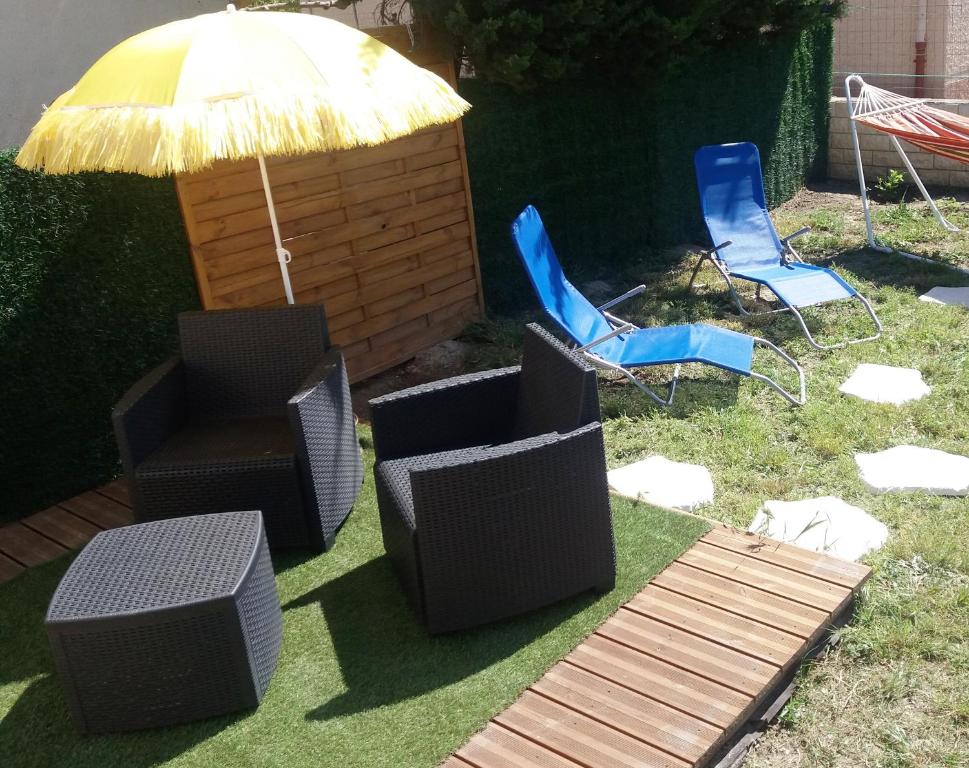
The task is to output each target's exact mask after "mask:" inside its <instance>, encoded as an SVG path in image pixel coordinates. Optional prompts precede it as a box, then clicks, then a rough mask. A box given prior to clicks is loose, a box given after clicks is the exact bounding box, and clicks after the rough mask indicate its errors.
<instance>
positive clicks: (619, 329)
mask: <svg viewBox="0 0 969 768" xmlns="http://www.w3.org/2000/svg"><path fill="white" fill-rule="evenodd" d="M609 319H610V320H611V321H613V322H615V320H618V318H616V319H615V320H613V318H609ZM635 330H636V326H635V325H633V324H632V323H627V322H623V324H622V325H619V326H615V327H613V329H612V330H611V331H610V332H609V333H606V334H604V335H602V336H600V337H599V338H598V339H593V340H592V341H590V342H589V343H588V344H584V345H583V346H581V347H579V348H578V349H577V350H575V351H576V352H586V351H587V350H590V349H592V348H593V347H597V346H599V345H600V344H602V343H603V342H604V341H609V339H611V338H614V337H616V336H619V335H620V334H622V333H628V332H629V331H635Z"/></svg>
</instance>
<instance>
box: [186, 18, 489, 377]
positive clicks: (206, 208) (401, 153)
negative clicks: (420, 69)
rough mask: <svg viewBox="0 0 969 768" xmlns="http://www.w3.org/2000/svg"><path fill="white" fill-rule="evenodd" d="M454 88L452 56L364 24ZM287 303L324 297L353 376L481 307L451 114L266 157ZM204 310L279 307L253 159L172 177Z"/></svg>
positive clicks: (440, 333) (463, 165)
mask: <svg viewBox="0 0 969 768" xmlns="http://www.w3.org/2000/svg"><path fill="white" fill-rule="evenodd" d="M369 32H370V34H372V35H374V36H375V37H377V38H378V39H380V40H382V41H383V42H384V43H386V44H387V45H390V46H392V47H394V48H396V49H397V50H399V51H400V52H401V53H404V54H405V55H407V56H409V57H410V58H411V59H412V60H413V61H414V62H415V63H417V64H419V65H421V66H424V67H427V68H428V69H429V70H431V71H432V72H435V73H436V74H438V75H440V76H442V77H444V78H445V79H446V80H448V81H449V82H450V83H451V84H452V85H454V84H455V78H454V70H453V66H452V64H451V62H449V61H443V60H441V57H440V56H439V55H434V54H431V53H428V52H427V51H417V52H411V51H410V50H409V49H410V47H411V41H410V38H409V36H408V35H407V32H406V30H404V29H403V28H402V27H384V28H380V29H377V30H369ZM267 168H268V172H269V180H270V184H271V185H272V192H273V197H274V199H275V202H276V209H277V218H278V220H279V225H280V231H281V234H282V237H283V244H284V245H285V247H286V248H287V249H288V250H289V251H290V252H291V253H292V255H293V260H292V263H291V264H290V265H289V267H290V276H291V280H292V284H293V293H294V295H295V298H296V301H297V303H312V302H322V303H323V304H324V305H325V307H326V313H327V319H328V321H329V327H330V335H331V337H332V339H333V342H334V343H336V344H340V345H341V346H342V347H343V348H344V354H345V356H346V360H347V369H348V371H349V374H350V379H351V381H358V380H360V379H364V378H366V377H368V376H371V375H373V374H375V373H379V372H380V371H382V370H385V369H387V368H390V367H392V366H394V365H397V364H398V363H401V362H403V361H405V360H407V359H409V358H410V357H413V355H414V354H415V353H417V352H419V351H420V350H422V349H424V348H426V347H428V346H430V345H432V344H436V343H437V342H440V341H443V340H445V339H449V338H453V337H454V336H455V335H457V334H458V333H460V332H461V330H462V329H463V328H464V327H465V326H466V325H467V324H468V323H469V322H470V321H472V320H474V319H476V318H478V317H480V316H481V315H482V313H483V311H484V304H483V300H482V294H481V273H480V269H479V267H478V251H477V243H476V241H475V234H474V216H473V213H472V209H471V192H470V186H469V183H468V166H467V160H466V158H465V150H464V133H463V131H462V128H461V123H460V121H458V122H456V123H452V124H450V125H446V126H438V127H434V128H429V129H426V130H423V131H420V132H419V133H416V134H413V135H411V136H407V137H404V138H402V139H398V140H397V141H394V142H390V143H388V144H384V145H381V146H378V147H365V148H360V149H354V150H348V151H344V152H328V153H320V154H313V155H305V156H301V157H282V158H270V159H267ZM176 188H177V190H178V197H179V201H180V205H181V208H182V216H183V219H184V221H185V229H186V232H187V234H188V240H189V244H190V246H191V250H192V260H193V264H194V267H195V275H196V278H197V280H198V286H199V294H200V296H201V299H202V305H203V306H204V307H205V308H206V309H223V308H229V307H258V306H271V305H278V304H283V303H284V302H285V295H284V293H283V285H282V281H281V279H280V274H279V265H278V263H277V261H276V253H275V247H274V244H273V236H272V229H271V228H270V223H269V214H268V211H267V209H266V199H265V197H264V194H263V191H262V183H261V180H260V176H259V166H258V164H257V162H256V161H255V160H249V161H242V162H223V163H218V164H217V165H216V166H214V167H213V168H211V169H209V170H206V171H204V172H202V173H196V174H184V175H180V176H178V177H176Z"/></svg>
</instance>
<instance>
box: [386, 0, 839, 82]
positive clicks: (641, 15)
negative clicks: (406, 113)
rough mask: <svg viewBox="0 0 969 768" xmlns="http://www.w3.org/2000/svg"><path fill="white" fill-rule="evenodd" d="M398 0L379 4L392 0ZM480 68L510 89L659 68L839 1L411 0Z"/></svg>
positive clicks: (815, 17) (777, 29) (807, 19)
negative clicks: (585, 76) (581, 75)
mask: <svg viewBox="0 0 969 768" xmlns="http://www.w3.org/2000/svg"><path fill="white" fill-rule="evenodd" d="M396 4H397V0H389V2H385V5H391V6H395V5H396ZM411 5H412V6H413V9H414V12H415V14H416V16H417V17H418V18H419V19H421V20H422V21H425V22H426V23H428V24H430V25H431V26H432V27H434V28H435V29H437V30H438V31H439V34H440V33H442V32H443V34H444V36H445V37H446V38H447V39H448V40H449V41H450V43H451V44H452V45H453V47H454V49H455V51H457V52H458V53H459V55H462V56H463V57H464V58H465V59H466V61H467V62H468V63H469V64H470V66H471V67H472V68H473V69H474V72H475V74H476V76H478V77H480V78H482V79H484V80H488V81H492V82H499V83H505V84H506V85H511V86H514V87H516V88H527V87H536V86H539V85H542V84H545V83H549V82H555V81H558V80H563V79H565V78H570V77H575V76H576V75H579V74H582V73H585V74H592V73H599V74H602V73H608V74H611V75H613V76H618V77H627V76H630V75H633V76H635V75H642V74H650V75H655V74H656V73H657V72H662V71H663V70H664V69H665V68H666V67H667V66H668V65H669V64H671V63H673V62H675V61H677V60H680V59H683V58H685V57H692V56H696V55H698V54H700V53H702V52H704V51H707V50H710V49H711V48H714V47H719V46H722V45H724V44H730V43H735V42H739V41H744V42H754V41H756V40H758V39H760V38H763V37H765V36H766V37H771V36H778V35H784V34H788V33H790V32H797V31H800V30H801V29H804V28H806V27H809V26H813V25H814V24H816V23H817V22H818V21H820V20H822V19H825V18H830V17H832V16H834V15H836V14H839V13H840V12H841V11H842V9H843V7H844V0H694V2H683V0H646V1H644V0H411Z"/></svg>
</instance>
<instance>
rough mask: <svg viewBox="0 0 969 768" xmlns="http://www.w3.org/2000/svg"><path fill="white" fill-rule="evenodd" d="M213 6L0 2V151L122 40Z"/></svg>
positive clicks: (154, 1) (122, 0)
mask: <svg viewBox="0 0 969 768" xmlns="http://www.w3.org/2000/svg"><path fill="white" fill-rule="evenodd" d="M220 8H225V2H223V1H222V0H81V1H79V0H45V2H31V1H30V0H0V147H8V146H12V145H19V144H22V143H23V141H24V139H26V138H27V134H28V133H29V132H30V129H31V127H32V126H33V124H34V123H35V122H37V119H38V118H39V117H40V113H41V110H42V108H43V105H44V104H50V103H51V102H52V101H53V100H54V99H55V98H57V97H58V96H59V95H60V94H62V93H63V92H64V91H66V90H67V89H68V88H70V87H71V86H73V85H74V83H76V82H77V80H78V78H79V77H80V76H81V75H82V74H84V72H85V71H86V70H87V68H88V67H90V66H91V65H92V64H93V63H94V62H95V61H97V60H98V59H99V58H100V57H101V54H103V53H105V52H106V51H107V50H109V49H110V48H112V47H113V46H114V45H116V44H117V43H119V42H121V41H122V40H124V39H125V38H126V37H130V36H131V35H133V34H135V33H136V32H141V31H143V30H145V29H148V28H149V27H154V26H157V25H158V24H164V23H165V22H167V21H174V20H175V19H179V18H187V17H189V16H194V15H195V14H198V13H205V12H206V11H214V10H218V9H220Z"/></svg>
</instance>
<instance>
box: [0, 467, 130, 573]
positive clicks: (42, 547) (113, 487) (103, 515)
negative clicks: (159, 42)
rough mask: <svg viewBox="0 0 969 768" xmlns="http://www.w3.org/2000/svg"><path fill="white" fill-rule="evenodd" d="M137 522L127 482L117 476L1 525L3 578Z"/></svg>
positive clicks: (0, 569)
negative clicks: (105, 532) (107, 530)
mask: <svg viewBox="0 0 969 768" xmlns="http://www.w3.org/2000/svg"><path fill="white" fill-rule="evenodd" d="M131 522H134V515H133V514H132V512H131V504H130V502H129V499H128V486H127V485H125V483H124V482H123V481H122V480H115V481H114V482H113V483H108V485H105V486H103V487H101V488H98V489H97V490H96V491H88V492H86V493H82V494H81V495H80V496H75V497H74V498H73V499H69V500H68V501H62V502H61V503H60V504H55V505H54V506H53V507H51V508H50V509H45V510H44V511H43V512H38V513H36V514H34V515H31V516H30V517H25V518H24V519H23V520H20V521H18V522H16V523H10V524H9V525H5V526H3V527H2V528H0V582H4V581H8V580H10V579H12V578H13V577H14V576H16V575H17V574H18V573H21V572H22V571H24V570H25V569H27V568H32V567H34V566H36V565H43V564H44V563H46V562H48V561H50V560H53V559H54V558H57V557H60V556H61V555H63V554H65V553H66V552H68V551H70V550H72V549H79V548H81V547H83V546H84V545H85V544H86V543H87V542H88V541H90V540H91V539H92V538H93V537H94V536H95V535H97V533H98V532H99V531H103V530H106V529H108V528H118V527H119V526H122V525H128V524H129V523H131Z"/></svg>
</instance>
